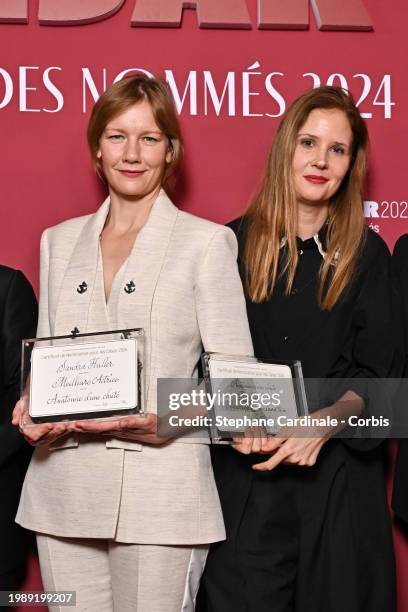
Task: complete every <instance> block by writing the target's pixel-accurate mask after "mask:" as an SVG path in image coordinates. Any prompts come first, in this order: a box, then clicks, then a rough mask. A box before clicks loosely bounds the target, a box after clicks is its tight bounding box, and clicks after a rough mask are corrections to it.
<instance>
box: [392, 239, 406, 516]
mask: <svg viewBox="0 0 408 612" xmlns="http://www.w3.org/2000/svg"><path fill="white" fill-rule="evenodd" d="M392 259H393V272H394V278H395V282H396V287H397V290H398V295H399V307H400V314H401V315H402V316H401V317H400V318H401V319H402V320H400V322H399V327H400V328H401V332H402V333H401V338H403V340H404V373H403V377H404V379H403V380H402V383H401V386H400V389H399V393H398V395H397V398H396V402H395V420H396V422H397V424H398V429H399V431H397V432H396V435H401V434H403V433H404V435H405V436H406V435H408V234H404V236H401V237H400V238H399V239H398V241H397V243H396V245H395V248H394V254H393V258H392ZM392 507H393V509H394V510H395V512H396V514H397V515H398V516H399V518H401V519H403V520H404V521H405V522H406V523H408V439H406V438H401V439H400V440H399V443H398V454H397V462H396V465H395V474H394V489H393V497H392Z"/></svg>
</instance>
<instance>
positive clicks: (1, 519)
mask: <svg viewBox="0 0 408 612" xmlns="http://www.w3.org/2000/svg"><path fill="white" fill-rule="evenodd" d="M37 314H38V312H37V300H36V298H35V295H34V292H33V289H32V287H31V285H30V283H29V282H28V281H27V279H26V278H25V276H24V275H23V274H22V273H21V272H19V271H17V270H12V269H10V268H7V267H5V266H0V499H1V503H0V575H1V576H4V575H7V574H8V573H9V572H11V571H13V570H15V569H16V568H18V567H19V566H20V565H21V564H22V562H23V561H24V559H23V555H24V534H23V530H22V529H21V528H20V527H19V526H18V525H16V523H15V522H14V517H15V514H16V511H17V506H18V501H19V498H20V492H21V486H22V483H23V480H24V475H25V471H26V469H27V465H28V462H29V460H30V456H31V451H32V449H31V447H30V446H29V445H28V444H27V443H26V442H25V440H24V438H23V436H22V435H21V434H20V432H19V431H18V429H17V428H16V427H14V426H13V425H12V424H11V415H12V412H13V408H14V406H15V403H16V401H17V400H18V398H19V396H20V364H21V340H22V339H23V338H32V337H33V336H35V330H36V325H37Z"/></svg>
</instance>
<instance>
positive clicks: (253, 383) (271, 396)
mask: <svg viewBox="0 0 408 612" xmlns="http://www.w3.org/2000/svg"><path fill="white" fill-rule="evenodd" d="M202 366H203V375H204V381H205V387H206V392H207V394H209V396H211V397H212V398H213V400H214V403H213V407H212V410H211V411H210V415H211V418H210V422H211V426H210V427H209V429H210V437H211V441H212V442H213V443H215V444H228V443H230V442H231V441H232V439H233V437H234V436H235V435H239V434H244V433H246V432H248V430H250V429H252V430H255V429H256V430H262V431H263V432H264V434H265V435H271V436H273V435H276V434H277V433H278V431H279V429H280V425H279V418H278V417H282V416H288V417H290V418H296V417H301V416H304V415H307V414H309V410H308V404H307V398H306V391H305V385H304V379H303V374H302V366H301V362H300V361H298V360H287V361H282V360H274V359H257V358H256V357H249V356H241V355H228V354H222V353H210V352H206V353H203V355H202ZM231 396H233V397H235V402H236V404H235V405H232V406H231V405H230V406H227V407H226V404H225V402H223V398H225V397H227V398H229V397H231ZM237 398H238V399H237ZM242 398H244V399H246V400H248V401H247V402H245V404H246V405H244V406H242V405H239V400H240V399H242ZM254 398H256V400H257V403H255V402H254ZM260 399H265V400H266V401H265V404H263V405H261V404H260V403H259V400H260ZM254 405H255V408H254Z"/></svg>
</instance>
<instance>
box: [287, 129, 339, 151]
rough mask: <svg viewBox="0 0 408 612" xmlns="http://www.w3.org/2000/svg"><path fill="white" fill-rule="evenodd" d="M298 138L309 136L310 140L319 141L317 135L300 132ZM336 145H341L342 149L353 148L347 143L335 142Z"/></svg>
mask: <svg viewBox="0 0 408 612" xmlns="http://www.w3.org/2000/svg"><path fill="white" fill-rule="evenodd" d="M298 136H307V137H308V138H314V139H315V140H319V137H318V136H316V135H315V134H307V133H303V132H299V134H298ZM333 144H334V145H341V146H342V147H346V148H347V149H348V148H349V147H350V146H351V145H348V144H347V143H345V142H340V141H339V140H335V141H334V142H333Z"/></svg>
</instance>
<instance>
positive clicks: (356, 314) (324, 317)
mask: <svg viewBox="0 0 408 612" xmlns="http://www.w3.org/2000/svg"><path fill="white" fill-rule="evenodd" d="M229 227H231V229H233V230H234V232H235V233H236V235H237V238H238V242H239V252H240V256H239V267H240V273H241V278H242V279H244V274H243V262H242V259H241V256H242V253H243V247H244V241H245V227H244V222H243V221H242V219H237V220H235V221H232V222H231V223H230V224H229ZM318 237H319V242H320V245H319V246H318V244H317V241H315V239H314V238H309V239H308V240H301V239H300V238H297V243H298V254H299V263H298V268H297V271H296V276H295V280H294V284H293V289H292V292H291V294H290V295H286V291H285V289H286V278H285V277H281V278H280V279H278V282H277V284H276V287H275V290H274V292H273V295H272V297H271V298H270V299H269V300H267V301H265V302H262V303H261V304H255V303H254V302H252V301H251V300H250V299H249V298H248V297H247V312H248V319H249V325H250V329H251V334H252V340H253V343H254V350H255V355H256V356H257V357H259V358H266V357H268V358H276V359H284V360H286V359H288V360H289V359H298V360H300V361H301V362H302V368H303V374H304V376H305V377H313V378H325V377H342V378H343V377H344V378H346V377H348V378H352V377H360V378H371V377H387V376H390V375H391V374H393V368H394V363H395V362H394V358H395V346H394V343H393V340H392V339H393V335H394V332H393V321H392V306H391V284H390V271H389V268H390V259H391V258H390V254H389V251H388V249H387V246H386V245H385V243H384V241H383V240H382V239H381V238H380V237H379V236H378V235H377V234H375V232H373V231H371V230H368V231H367V238H366V241H365V244H364V246H363V249H362V253H361V256H360V259H359V265H358V269H357V271H356V274H355V276H354V280H353V281H352V283H351V285H350V287H349V289H348V290H347V291H346V293H345V294H344V295H343V297H342V298H341V299H340V301H339V302H338V303H337V304H336V305H335V306H334V308H333V309H332V310H331V311H323V310H321V309H320V308H319V305H318V302H317V290H318V284H319V270H320V267H321V264H322V261H323V256H322V254H321V252H320V250H321V251H323V252H324V250H325V248H326V243H325V228H323V229H322V230H320V232H319V233H318ZM319 247H320V250H319ZM284 248H285V247H282V253H283V251H284Z"/></svg>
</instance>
